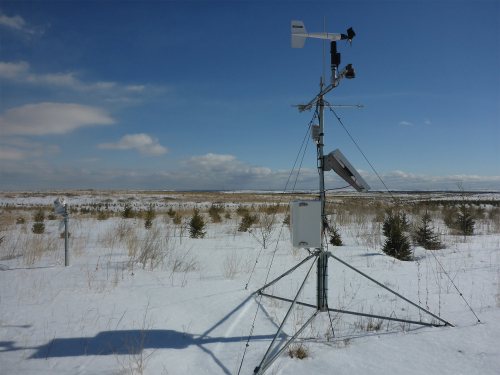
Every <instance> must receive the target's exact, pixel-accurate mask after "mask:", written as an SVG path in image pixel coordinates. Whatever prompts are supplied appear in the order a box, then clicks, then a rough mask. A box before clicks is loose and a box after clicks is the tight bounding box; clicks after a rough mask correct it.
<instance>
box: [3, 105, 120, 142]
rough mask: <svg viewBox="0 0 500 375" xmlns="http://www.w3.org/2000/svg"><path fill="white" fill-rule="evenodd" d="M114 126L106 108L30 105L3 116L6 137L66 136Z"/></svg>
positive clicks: (11, 110) (6, 112) (12, 110)
mask: <svg viewBox="0 0 500 375" xmlns="http://www.w3.org/2000/svg"><path fill="white" fill-rule="evenodd" d="M114 123H115V121H114V120H113V119H112V118H111V117H109V116H108V115H107V113H106V112H105V111H104V110H103V109H101V108H96V107H90V106H85V105H80V104H63V103H40V104H27V105H24V106H22V107H17V108H12V109H9V110H7V111H5V113H4V114H3V115H2V116H0V124H1V126H2V134H3V135H12V134H19V135H45V134H64V133H68V132H71V131H73V130H75V129H78V128H81V127H86V126H94V125H110V124H114Z"/></svg>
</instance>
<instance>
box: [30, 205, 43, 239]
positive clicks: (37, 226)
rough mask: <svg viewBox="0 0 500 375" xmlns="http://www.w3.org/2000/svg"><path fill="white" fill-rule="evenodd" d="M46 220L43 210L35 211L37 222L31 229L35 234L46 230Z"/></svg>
mask: <svg viewBox="0 0 500 375" xmlns="http://www.w3.org/2000/svg"><path fill="white" fill-rule="evenodd" d="M44 220H45V214H44V213H43V211H42V210H38V211H37V212H35V223H34V224H33V226H32V227H31V231H32V232H33V233H35V234H42V233H44V232H45V224H44V223H43V221H44Z"/></svg>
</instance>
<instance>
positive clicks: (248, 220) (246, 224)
mask: <svg viewBox="0 0 500 375" xmlns="http://www.w3.org/2000/svg"><path fill="white" fill-rule="evenodd" d="M257 220H258V218H257V215H251V214H250V212H248V211H247V212H246V213H245V215H244V216H243V217H242V218H241V222H240V225H239V226H238V232H247V231H248V229H249V228H250V227H251V226H252V225H253V224H255V223H256V222H257Z"/></svg>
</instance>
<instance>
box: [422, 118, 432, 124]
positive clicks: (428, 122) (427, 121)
mask: <svg viewBox="0 0 500 375" xmlns="http://www.w3.org/2000/svg"><path fill="white" fill-rule="evenodd" d="M424 124H426V125H432V124H431V122H430V121H429V119H425V122H424Z"/></svg>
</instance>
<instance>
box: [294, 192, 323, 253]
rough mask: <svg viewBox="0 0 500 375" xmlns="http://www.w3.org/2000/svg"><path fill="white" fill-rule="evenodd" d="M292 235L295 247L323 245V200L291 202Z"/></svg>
mask: <svg viewBox="0 0 500 375" xmlns="http://www.w3.org/2000/svg"><path fill="white" fill-rule="evenodd" d="M290 237H291V242H292V246H294V247H307V248H312V247H320V246H321V201H319V200H318V201H313V200H309V201H303V200H295V201H291V202H290Z"/></svg>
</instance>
